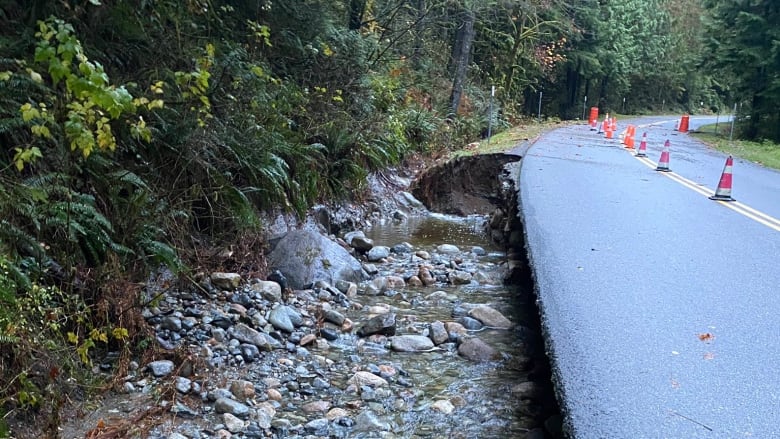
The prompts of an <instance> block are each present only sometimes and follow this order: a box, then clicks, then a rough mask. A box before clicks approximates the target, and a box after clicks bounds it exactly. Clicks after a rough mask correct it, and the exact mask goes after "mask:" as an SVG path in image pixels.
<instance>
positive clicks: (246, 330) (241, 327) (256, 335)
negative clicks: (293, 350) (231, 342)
mask: <svg viewBox="0 0 780 439" xmlns="http://www.w3.org/2000/svg"><path fill="white" fill-rule="evenodd" d="M230 333H231V335H232V336H233V337H234V338H235V339H236V340H238V341H240V342H243V343H250V344H253V345H255V346H257V347H258V348H260V349H262V350H264V351H272V350H274V349H277V348H281V347H282V345H281V344H280V343H279V341H277V340H276V339H275V338H273V337H271V336H270V335H268V334H266V333H264V332H260V331H257V330H255V329H252V328H250V327H249V326H247V325H246V324H244V323H239V324H237V325H236V326H233V327H232V328H230Z"/></svg>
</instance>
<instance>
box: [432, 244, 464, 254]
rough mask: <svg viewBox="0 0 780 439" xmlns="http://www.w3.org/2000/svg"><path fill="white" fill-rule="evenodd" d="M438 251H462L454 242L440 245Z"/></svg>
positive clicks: (451, 252)
mask: <svg viewBox="0 0 780 439" xmlns="http://www.w3.org/2000/svg"><path fill="white" fill-rule="evenodd" d="M436 251H437V252H439V253H443V254H446V255H447V254H449V255H452V254H456V253H460V249H459V248H458V247H457V246H455V245H452V244H441V245H440V246H438V247H436Z"/></svg>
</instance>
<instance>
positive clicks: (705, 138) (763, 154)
mask: <svg viewBox="0 0 780 439" xmlns="http://www.w3.org/2000/svg"><path fill="white" fill-rule="evenodd" d="M728 127H729V125H728V124H720V126H719V129H718V131H719V132H716V131H715V124H711V125H703V126H701V127H699V129H698V130H696V131H695V132H691V135H693V136H694V137H696V138H697V139H699V140H701V141H702V142H704V143H706V144H707V145H708V146H711V147H712V148H715V149H717V150H718V151H723V152H725V153H727V154H731V155H733V156H735V157H740V158H742V159H745V160H749V161H751V162H755V163H758V164H760V165H763V166H766V167H768V168H773V169H778V170H780V145H778V144H776V143H772V142H770V141H766V140H765V141H763V142H751V141H747V140H733V141H729V139H728V131H727V130H728ZM724 129H725V130H726V131H725V132H724Z"/></svg>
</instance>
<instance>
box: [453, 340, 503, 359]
mask: <svg viewBox="0 0 780 439" xmlns="http://www.w3.org/2000/svg"><path fill="white" fill-rule="evenodd" d="M458 353H459V354H460V355H462V356H463V357H465V358H468V359H469V360H471V361H477V362H483V361H494V360H498V359H500V357H501V356H500V354H499V353H498V351H497V350H495V349H494V348H493V347H492V346H490V345H489V344H487V343H485V342H484V341H482V340H480V339H478V338H467V339H465V340H463V342H462V343H461V344H460V346H458Z"/></svg>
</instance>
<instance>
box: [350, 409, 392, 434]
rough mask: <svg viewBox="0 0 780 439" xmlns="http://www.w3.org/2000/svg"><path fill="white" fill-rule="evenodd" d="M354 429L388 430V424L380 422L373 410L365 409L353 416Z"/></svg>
mask: <svg viewBox="0 0 780 439" xmlns="http://www.w3.org/2000/svg"><path fill="white" fill-rule="evenodd" d="M353 430H354V431H388V430H390V424H388V423H387V422H382V421H381V420H379V418H377V416H376V415H375V414H374V412H372V411H370V410H366V411H364V412H361V413H360V414H359V415H358V416H357V418H355V426H354V427H353Z"/></svg>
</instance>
